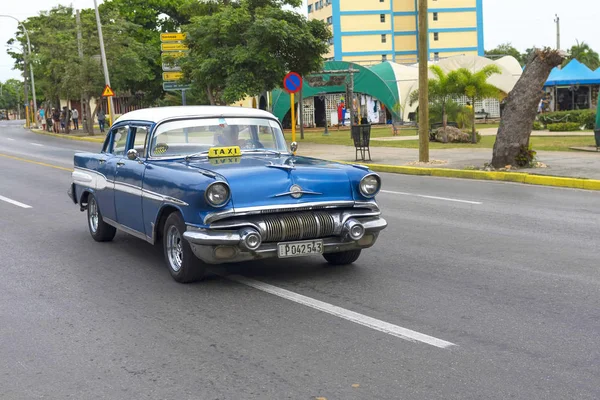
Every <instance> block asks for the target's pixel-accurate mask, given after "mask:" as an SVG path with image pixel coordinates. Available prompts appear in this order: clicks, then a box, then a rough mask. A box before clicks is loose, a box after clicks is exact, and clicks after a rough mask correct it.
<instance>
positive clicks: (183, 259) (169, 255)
mask: <svg viewBox="0 0 600 400" xmlns="http://www.w3.org/2000/svg"><path fill="white" fill-rule="evenodd" d="M184 232H185V222H183V218H182V216H181V214H180V213H178V212H174V213H172V214H171V215H169V217H168V218H167V220H166V222H165V229H164V233H163V249H164V252H165V261H166V262H167V266H168V268H169V272H170V273H171V276H172V277H173V279H175V281H177V282H179V283H189V282H194V281H197V280H200V279H202V277H203V276H204V273H205V267H204V265H203V264H202V262H201V261H200V260H199V259H198V258H197V257H196V256H195V255H194V253H193V252H192V248H191V247H190V244H189V243H188V242H187V240H185V239H184V238H183V233H184Z"/></svg>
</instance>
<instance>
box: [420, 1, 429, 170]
mask: <svg viewBox="0 0 600 400" xmlns="http://www.w3.org/2000/svg"><path fill="white" fill-rule="evenodd" d="M418 13H419V161H420V162H429V74H428V68H427V66H428V65H427V64H428V61H429V46H428V43H427V42H428V40H427V39H428V36H429V27H428V18H429V15H428V9H427V0H419V10H418Z"/></svg>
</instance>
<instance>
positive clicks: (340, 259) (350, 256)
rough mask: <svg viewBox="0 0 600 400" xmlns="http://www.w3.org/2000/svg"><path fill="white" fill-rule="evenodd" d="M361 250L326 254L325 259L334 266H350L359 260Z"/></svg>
mask: <svg viewBox="0 0 600 400" xmlns="http://www.w3.org/2000/svg"><path fill="white" fill-rule="evenodd" d="M360 252H361V250H360V249H358V250H348V251H341V252H339V253H325V254H323V257H324V258H325V260H327V262H328V263H329V264H332V265H348V264H352V263H353V262H354V261H356V260H358V257H360Z"/></svg>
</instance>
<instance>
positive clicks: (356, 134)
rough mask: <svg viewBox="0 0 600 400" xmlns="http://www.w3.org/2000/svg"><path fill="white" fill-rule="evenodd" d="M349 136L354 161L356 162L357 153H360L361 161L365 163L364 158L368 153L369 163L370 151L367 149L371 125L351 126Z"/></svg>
mask: <svg viewBox="0 0 600 400" xmlns="http://www.w3.org/2000/svg"><path fill="white" fill-rule="evenodd" d="M351 135H352V140H353V141H354V149H355V158H356V160H358V153H359V152H360V155H361V160H363V161H365V156H366V154H367V153H368V154H369V161H371V150H370V149H369V142H370V141H371V125H370V124H363V125H352V128H351Z"/></svg>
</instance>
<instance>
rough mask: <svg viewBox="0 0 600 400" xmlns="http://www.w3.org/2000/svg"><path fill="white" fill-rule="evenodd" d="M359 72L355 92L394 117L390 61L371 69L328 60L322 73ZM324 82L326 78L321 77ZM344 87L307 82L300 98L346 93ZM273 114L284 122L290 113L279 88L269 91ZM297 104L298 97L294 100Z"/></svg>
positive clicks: (394, 89) (394, 93) (287, 100)
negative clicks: (335, 71)
mask: <svg viewBox="0 0 600 400" xmlns="http://www.w3.org/2000/svg"><path fill="white" fill-rule="evenodd" d="M350 68H352V69H358V70H359V71H360V72H359V73H355V74H354V92H355V93H362V94H366V95H369V96H372V97H374V98H375V99H377V100H379V101H380V102H381V103H383V105H384V106H385V107H386V108H387V109H388V110H389V111H390V112H391V113H393V114H395V112H394V111H393V110H394V105H396V104H398V103H399V102H400V100H399V96H398V85H397V83H396V77H395V74H394V70H393V69H392V66H391V64H390V63H389V62H384V63H381V64H378V65H374V66H372V67H363V66H361V65H357V64H350V63H348V62H345V61H327V62H325V63H324V66H323V71H332V70H346V69H350ZM324 79H326V80H327V79H329V76H328V75H324ZM345 92H346V87H345V85H343V84H342V85H340V86H318V87H312V86H310V85H309V84H308V83H307V81H306V79H305V80H304V85H303V87H302V96H303V97H304V98H307V97H313V96H317V95H320V94H323V93H345ZM272 99H273V100H272V101H273V105H272V107H273V114H274V115H275V116H276V117H277V118H278V119H279V120H280V121H283V119H284V117H285V115H286V114H287V113H288V112H289V111H290V96H289V94H287V92H285V91H284V90H282V89H275V90H273V92H272ZM295 100H296V102H297V101H298V96H296V98H295Z"/></svg>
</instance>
